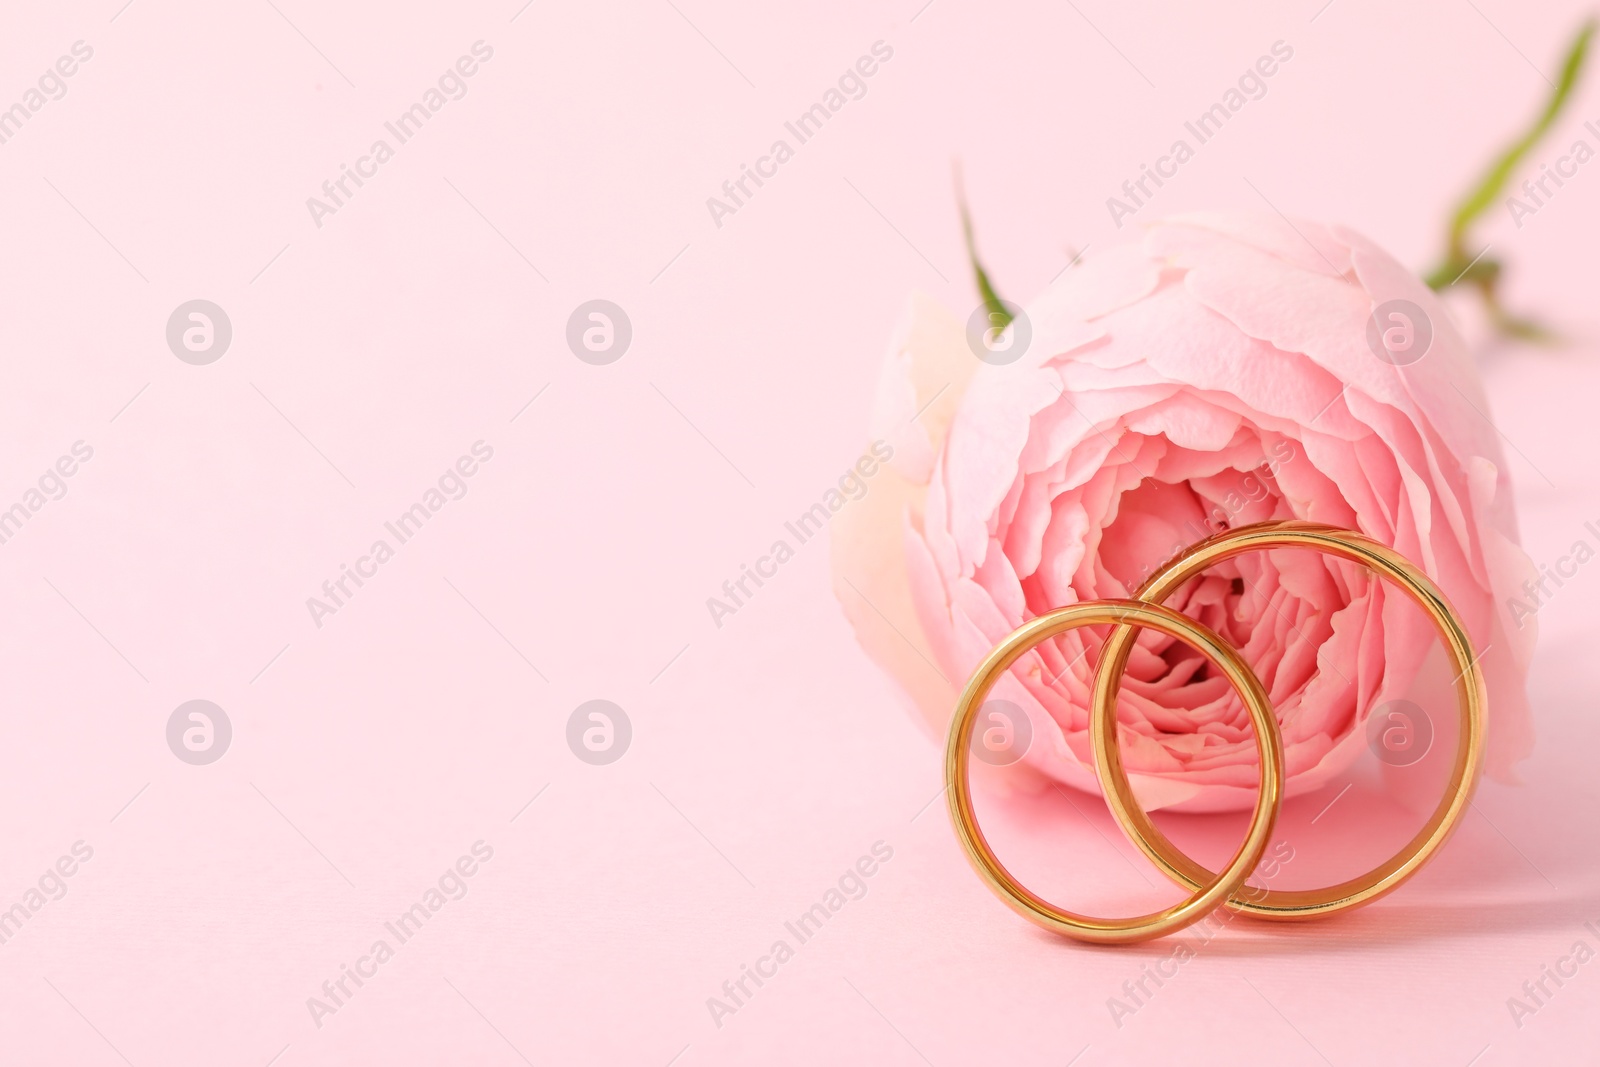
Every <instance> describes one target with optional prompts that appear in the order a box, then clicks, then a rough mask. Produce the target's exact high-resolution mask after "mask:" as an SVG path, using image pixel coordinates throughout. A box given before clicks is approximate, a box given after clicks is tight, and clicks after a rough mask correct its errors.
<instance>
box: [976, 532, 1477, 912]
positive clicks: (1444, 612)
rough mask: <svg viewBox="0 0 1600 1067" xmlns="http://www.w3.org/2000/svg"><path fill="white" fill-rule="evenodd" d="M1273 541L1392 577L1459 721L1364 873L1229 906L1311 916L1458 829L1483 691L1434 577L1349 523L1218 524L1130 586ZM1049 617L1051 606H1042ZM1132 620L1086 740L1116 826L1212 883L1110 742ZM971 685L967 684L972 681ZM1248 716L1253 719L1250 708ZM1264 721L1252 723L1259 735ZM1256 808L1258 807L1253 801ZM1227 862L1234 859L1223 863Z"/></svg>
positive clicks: (1102, 673)
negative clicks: (1144, 799)
mask: <svg viewBox="0 0 1600 1067" xmlns="http://www.w3.org/2000/svg"><path fill="white" fill-rule="evenodd" d="M1275 548H1313V549H1316V550H1317V551H1320V552H1325V553H1328V554H1330V555H1334V556H1338V557H1340V558H1343V559H1347V560H1350V561H1352V562H1355V563H1360V564H1363V565H1365V566H1367V567H1369V568H1370V569H1372V570H1373V571H1376V572H1377V573H1378V574H1379V575H1380V576H1381V577H1384V578H1387V579H1389V580H1390V581H1392V582H1394V583H1395V584H1396V585H1398V586H1399V587H1400V588H1401V589H1402V590H1403V591H1404V592H1405V593H1406V595H1407V596H1409V597H1410V598H1411V599H1412V600H1414V601H1416V602H1417V604H1418V605H1419V606H1421V608H1422V609H1423V611H1425V612H1427V614H1428V617H1429V618H1431V619H1432V620H1433V624H1434V626H1435V627H1436V628H1437V629H1438V631H1439V636H1440V638H1441V639H1443V641H1444V646H1445V651H1446V652H1448V653H1449V655H1450V657H1451V659H1452V660H1453V661H1454V663H1455V671H1456V682H1455V685H1456V693H1457V696H1458V701H1457V704H1458V707H1459V709H1460V729H1459V733H1458V739H1457V742H1456V755H1455V764H1454V766H1453V767H1452V769H1451V777H1450V786H1449V789H1448V790H1447V791H1446V793H1445V795H1444V797H1443V798H1442V799H1441V800H1440V802H1439V806H1438V807H1437V808H1436V809H1435V810H1434V812H1433V815H1432V817H1431V818H1429V820H1428V822H1427V823H1426V824H1425V825H1424V826H1423V827H1422V829H1421V830H1419V831H1418V832H1417V834H1416V836H1414V837H1413V838H1412V839H1411V840H1410V841H1409V842H1407V843H1406V845H1405V846H1404V847H1403V848H1401V849H1400V851H1399V852H1397V853H1395V855H1394V856H1392V857H1391V858H1390V859H1388V860H1387V861H1385V862H1384V863H1382V864H1380V865H1378V866H1377V867H1375V868H1373V869H1372V870H1371V871H1368V872H1367V873H1366V874H1363V875H1360V876H1359V877H1356V878H1352V879H1350V880H1349V881H1346V882H1340V883H1339V884H1338V885H1331V886H1326V887H1324V888H1321V889H1304V890H1276V889H1273V890H1261V889H1256V888H1253V887H1251V888H1249V889H1248V895H1244V894H1240V893H1235V894H1232V895H1231V897H1230V899H1229V900H1228V901H1227V906H1228V908H1229V909H1230V910H1232V911H1236V912H1240V913H1243V914H1246V915H1252V916H1255V917H1257V918H1262V919H1279V920H1295V919H1311V918H1317V917H1320V916H1324V915H1329V914H1332V913H1334V912H1338V911H1343V910H1345V909H1347V908H1355V907H1360V906H1361V905H1363V904H1370V903H1372V902H1373V901H1374V900H1377V899H1378V898H1379V897H1382V896H1384V895H1385V894H1387V893H1390V892H1393V891H1394V890H1395V889H1396V888H1398V887H1399V886H1400V885H1401V884H1402V883H1404V882H1405V880H1406V879H1408V878H1410V877H1411V876H1412V875H1413V874H1415V873H1417V871H1418V870H1420V869H1421V868H1422V866H1423V864H1425V863H1427V862H1428V860H1429V859H1431V858H1432V857H1433V855H1434V853H1436V852H1437V851H1438V850H1439V848H1440V846H1442V845H1443V844H1444V842H1445V840H1446V839H1447V838H1448V837H1449V836H1450V833H1451V831H1452V830H1454V829H1455V826H1456V824H1457V822H1459V821H1460V819H1461V816H1462V815H1463V814H1464V813H1465V811H1466V808H1467V805H1468V804H1469V803H1470V802H1471V799H1472V791H1473V788H1474V787H1475V786H1476V784H1477V780H1478V772H1479V770H1480V768H1481V766H1482V763H1483V749H1484V720H1485V714H1486V710H1485V709H1486V705H1487V698H1486V697H1485V692H1484V684H1483V672H1482V670H1481V669H1480V668H1479V666H1478V659H1479V657H1478V656H1477V655H1476V654H1474V653H1473V651H1472V642H1471V641H1470V640H1469V639H1468V637H1467V633H1466V629H1465V627H1464V626H1463V625H1462V623H1461V619H1460V617H1459V616H1457V615H1456V613H1455V610H1454V609H1453V608H1451V606H1450V604H1449V602H1448V601H1447V600H1445V597H1444V594H1443V593H1442V592H1440V591H1439V588H1438V586H1436V585H1434V583H1433V582H1432V581H1431V580H1430V579H1429V578H1428V576H1427V575H1426V574H1424V573H1423V572H1422V571H1421V570H1420V569H1419V568H1417V567H1416V566H1415V565H1414V564H1412V563H1411V562H1410V561H1409V560H1407V559H1406V558H1405V557H1404V556H1402V555H1400V553H1398V552H1396V551H1395V550H1394V549H1392V548H1389V547H1387V546H1385V545H1382V544H1379V543H1378V542H1377V541H1374V540H1372V539H1371V538H1368V537H1363V536H1362V535H1361V534H1358V533H1354V532H1352V531H1349V530H1341V529H1338V528H1337V527H1332V526H1324V525H1321V524H1318V523H1310V522H1299V521H1290V522H1264V523H1257V524H1256V525H1253V526H1241V527H1239V528H1238V529H1234V530H1228V531H1224V532H1223V533H1220V534H1218V535H1216V536H1215V537H1210V538H1207V539H1206V540H1204V541H1201V542H1200V543H1198V544H1196V545H1194V546H1192V547H1191V548H1189V549H1188V550H1187V551H1186V552H1184V553H1183V554H1181V555H1179V556H1178V557H1176V558H1174V559H1172V560H1170V561H1169V562H1167V563H1166V564H1165V565H1163V567H1162V568H1161V569H1160V570H1159V571H1157V572H1156V573H1155V574H1154V575H1153V576H1151V577H1150V579H1149V580H1148V581H1146V582H1145V583H1144V584H1143V585H1142V586H1140V587H1139V590H1138V592H1137V593H1136V594H1135V596H1136V597H1137V598H1138V599H1139V600H1141V601H1148V602H1149V603H1152V604H1159V603H1160V602H1161V601H1163V600H1165V599H1166V598H1167V597H1168V596H1169V595H1171V593H1172V592H1173V591H1174V590H1176V589H1177V588H1178V587H1179V586H1181V585H1183V583H1184V582H1186V581H1188V580H1189V579H1190V578H1192V577H1194V576H1195V575H1197V574H1199V573H1200V572H1201V571H1203V570H1205V569H1206V568H1207V567H1210V566H1211V565H1213V564H1215V563H1219V562H1221V561H1223V560H1226V559H1232V558H1233V557H1234V556H1239V555H1243V554H1244V553H1246V552H1259V551H1261V550H1263V549H1275ZM1041 617H1042V618H1048V617H1049V616H1041ZM1133 640H1134V627H1132V626H1120V627H1118V628H1117V629H1116V631H1115V632H1113V633H1112V635H1111V639H1110V640H1109V641H1108V642H1107V643H1106V646H1105V648H1103V649H1102V650H1101V654H1100V665H1099V669H1098V671H1097V672H1096V675H1095V685H1094V697H1093V700H1092V702H1091V704H1090V713H1089V714H1090V741H1091V744H1092V747H1093V748H1094V752H1095V764H1096V767H1095V769H1096V771H1097V772H1098V774H1099V777H1100V784H1101V788H1102V790H1103V791H1104V792H1105V796H1106V803H1107V804H1109V805H1110V807H1111V813H1112V814H1113V815H1115V816H1116V819H1117V822H1118V823H1119V824H1120V825H1121V826H1122V829H1123V832H1124V833H1126V834H1127V835H1128V838H1129V839H1130V840H1132V841H1133V843H1134V844H1135V845H1137V846H1139V849H1140V851H1142V852H1143V853H1144V854H1145V855H1146V856H1148V857H1149V858H1150V859H1151V861H1153V862H1154V863H1155V864H1156V866H1158V867H1160V868H1161V870H1162V871H1163V872H1164V873H1165V874H1166V875H1167V876H1168V877H1170V878H1172V879H1173V880H1174V881H1176V882H1177V883H1178V884H1180V885H1183V886H1186V887H1188V888H1190V889H1197V888H1199V887H1200V886H1203V885H1209V886H1214V885H1215V884H1216V876H1215V875H1213V874H1212V873H1211V872H1210V871H1209V870H1207V869H1206V868H1205V867H1204V866H1202V865H1201V864H1199V863H1196V862H1195V861H1194V860H1192V859H1190V858H1189V857H1188V856H1186V855H1184V854H1183V853H1182V852H1181V851H1179V850H1178V848H1177V847H1176V846H1174V845H1173V844H1172V842H1170V841H1168V840H1167V838H1166V837H1165V835H1163V834H1162V833H1161V831H1160V830H1158V829H1157V828H1156V825H1155V823H1153V822H1152V821H1151V820H1150V816H1149V815H1147V814H1146V813H1145V811H1144V809H1143V808H1141V807H1140V806H1139V803H1138V801H1137V800H1136V799H1135V798H1134V796H1133V789H1132V786H1131V785H1130V783H1129V781H1128V775H1127V772H1126V771H1125V770H1124V769H1123V766H1122V754H1121V752H1120V751H1119V750H1118V748H1117V745H1116V743H1115V735H1114V733H1113V730H1114V728H1115V725H1116V700H1117V690H1118V688H1119V686H1120V685H1121V683H1122V672H1123V669H1124V668H1125V667H1126V666H1127V663H1128V656H1129V654H1130V652H1131V651H1132V649H1133ZM1234 684H1235V685H1236V686H1237V685H1238V683H1237V682H1235V683H1234ZM969 691H970V690H969ZM1250 710H1251V718H1252V720H1254V719H1255V712H1254V709H1253V708H1252V709H1250ZM1260 731H1261V727H1260V726H1259V725H1258V726H1256V732H1257V740H1258V742H1259V739H1260ZM1258 810H1259V809H1258ZM1229 869H1230V870H1232V868H1231V867H1230V868H1229Z"/></svg>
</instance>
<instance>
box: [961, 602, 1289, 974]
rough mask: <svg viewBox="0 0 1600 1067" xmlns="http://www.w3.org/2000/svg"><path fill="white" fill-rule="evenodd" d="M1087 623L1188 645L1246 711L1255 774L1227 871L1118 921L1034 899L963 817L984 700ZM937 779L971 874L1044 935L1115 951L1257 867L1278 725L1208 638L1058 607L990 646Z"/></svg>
mask: <svg viewBox="0 0 1600 1067" xmlns="http://www.w3.org/2000/svg"><path fill="white" fill-rule="evenodd" d="M1096 624H1121V625H1122V626H1123V627H1126V628H1128V629H1130V630H1131V629H1132V628H1134V627H1139V626H1148V627H1149V628H1150V629H1152V630H1156V631H1159V632H1160V633H1164V634H1166V635H1167V636H1169V637H1173V638H1176V639H1178V640H1180V641H1186V642H1188V643H1189V644H1190V645H1192V646H1193V647H1194V648H1196V649H1197V650H1199V651H1200V652H1201V654H1203V655H1204V656H1205V657H1206V658H1207V659H1209V660H1210V661H1211V662H1212V663H1214V664H1216V666H1217V667H1218V668H1219V669H1220V670H1221V671H1222V672H1223V674H1224V675H1226V676H1227V678H1228V680H1229V681H1230V682H1232V683H1233V686H1234V688H1235V689H1237V690H1238V691H1239V695H1240V696H1241V697H1242V698H1243V699H1244V703H1245V707H1246V708H1247V709H1248V710H1249V712H1250V719H1251V721H1252V722H1253V723H1254V724H1255V730H1256V751H1257V753H1258V754H1259V758H1260V767H1261V779H1260V781H1261V785H1260V792H1259V795H1258V796H1257V798H1256V808H1255V814H1254V815H1253V816H1252V818H1251V820H1250V832H1249V834H1248V835H1246V837H1245V840H1244V843H1243V844H1242V845H1240V846H1239V851H1238V852H1237V853H1236V854H1235V855H1234V857H1233V860H1232V862H1230V863H1229V864H1228V866H1227V868H1226V869H1225V870H1224V871H1223V872H1222V873H1221V874H1220V875H1213V874H1207V875H1205V879H1204V881H1205V884H1204V885H1197V886H1192V887H1191V888H1192V889H1193V890H1194V893H1193V895H1192V896H1190V897H1189V898H1188V899H1187V900H1184V901H1183V902H1181V903H1179V904H1175V905H1173V906H1172V907H1170V908H1167V909H1165V910H1163V911H1159V912H1154V913H1152V914H1150V915H1141V916H1136V917H1133V918H1127V919H1099V918H1093V917H1090V916H1086V915H1079V914H1076V913H1074V912H1070V911H1064V910H1062V909H1061V908H1057V907H1056V906H1054V905H1053V904H1050V903H1049V902H1047V901H1045V900H1043V899H1041V898H1040V897H1038V896H1036V895H1034V894H1033V893H1032V892H1030V891H1029V890H1028V889H1027V888H1026V887H1025V886H1023V885H1022V884H1021V883H1020V882H1018V881H1017V880H1016V879H1015V878H1014V877H1012V875H1011V872H1010V871H1008V870H1006V868H1005V866H1004V865H1003V864H1002V863H1001V862H1000V860H999V858H998V857H997V856H995V854H994V850H993V849H992V848H990V847H989V842H988V841H987V840H986V839H985V838H984V836H983V831H982V830H981V829H980V828H979V827H978V821H977V817H976V816H975V815H974V813H973V809H972V787H971V781H970V780H969V778H968V774H967V769H968V763H969V761H970V759H971V739H972V728H973V724H974V722H976V720H977V716H978V709H979V708H980V707H981V706H982V704H983V701H984V698H985V697H986V696H988V694H989V690H990V689H991V688H992V687H993V686H994V683H995V682H996V680H998V679H999V677H1000V675H1001V674H1002V673H1003V672H1004V671H1006V670H1007V669H1008V668H1009V667H1010V666H1011V665H1012V664H1013V663H1015V662H1016V661H1017V660H1018V659H1020V658H1021V657H1022V656H1023V655H1024V654H1025V653H1026V652H1027V651H1028V650H1029V649H1031V648H1033V647H1034V646H1035V645H1037V644H1039V643H1040V642H1041V641H1044V640H1046V639H1048V638H1051V637H1054V636H1055V635H1056V634H1059V633H1063V632H1065V631H1067V630H1071V629H1074V628H1076V627H1079V626H1093V625H1096ZM1119 632H1120V630H1119ZM944 774H945V785H946V786H947V787H948V792H949V802H950V817H951V818H952V819H953V820H954V821H955V826H956V832H957V834H958V835H959V836H960V838H961V843H962V845H964V846H965V847H966V851H967V856H968V858H969V859H971V861H972V864H973V866H974V867H975V868H976V869H977V871H978V874H979V875H980V876H981V877H982V878H983V880H984V881H985V882H987V883H988V884H989V886H990V887H991V888H992V889H993V890H994V891H995V892H996V893H997V894H999V895H1000V898H1001V899H1002V900H1004V901H1005V902H1006V903H1008V904H1010V905H1011V907H1013V908H1015V909H1016V910H1017V911H1018V912H1019V913H1021V914H1022V915H1023V916H1024V917H1025V918H1027V919H1031V920H1032V921H1033V922H1036V923H1038V924H1039V925H1040V926H1043V927H1045V928H1046V929H1050V930H1054V931H1056V932H1057V933H1062V934H1066V935H1067V936H1069V937H1074V938H1077V939H1079V940H1081V941H1096V942H1101V943H1109V944H1123V943H1128V942H1133V941H1146V940H1149V939H1150V938H1153V937H1160V936H1162V935H1163V934H1170V933H1173V932H1175V931H1178V930H1181V929H1183V928H1184V927H1185V926H1188V925H1190V924H1191V923H1194V922H1198V921H1199V920H1200V919H1203V918H1205V917H1206V916H1207V915H1209V914H1211V913H1212V912H1213V911H1215V910H1216V909H1217V908H1218V907H1219V906H1221V905H1222V903H1223V902H1224V901H1226V900H1227V899H1228V898H1229V897H1231V896H1233V895H1234V894H1235V892H1236V891H1237V890H1238V889H1239V888H1240V887H1241V886H1243V885H1244V881H1245V879H1246V878H1248V877H1250V873H1251V872H1252V871H1254V870H1255V868H1256V864H1257V863H1259V862H1260V860H1261V854H1262V852H1263V851H1264V850H1265V849H1266V847H1267V842H1268V839H1269V838H1270V837H1271V836H1272V827H1273V824H1274V822H1276V820H1277V816H1278V798H1279V797H1280V796H1281V795H1282V793H1283V742H1282V741H1281V740H1280V738H1279V736H1278V724H1277V722H1276V720H1274V719H1273V717H1272V704H1271V702H1270V701H1269V700H1268V699H1267V694H1266V692H1265V690H1263V689H1262V688H1261V682H1260V681H1259V680H1258V679H1257V678H1256V676H1255V673H1254V672H1253V671H1251V670H1250V668H1249V667H1248V666H1246V665H1245V662H1244V660H1243V659H1242V658H1240V656H1239V653H1238V652H1237V651H1235V650H1234V648H1233V646H1232V645H1230V644H1228V643H1227V642H1226V641H1224V640H1223V639H1222V638H1221V637H1219V636H1218V635H1217V634H1216V633H1214V632H1213V631H1211V630H1210V629H1208V628H1207V627H1205V626H1202V625H1200V624H1199V623H1197V622H1195V621H1193V620H1192V619H1190V618H1188V617H1187V616H1185V615H1180V614H1178V613H1177V612H1175V611H1173V610H1172V609H1170V608H1165V607H1161V606H1160V605H1155V604H1145V603H1141V602H1139V601H1136V600H1091V601H1086V602H1084V603H1081V604H1073V605H1070V606H1068V607H1065V608H1059V609H1057V610H1055V611H1052V612H1049V613H1047V614H1044V615H1040V616H1039V617H1038V618H1036V619H1033V620H1032V621H1030V622H1028V623H1026V624H1024V625H1023V626H1021V627H1019V628H1018V629H1016V630H1014V631H1012V633H1011V634H1010V636H1008V637H1007V638H1006V639H1005V640H1004V641H1002V642H1000V643H999V644H998V645H996V646H995V647H994V649H993V650H992V651H991V652H990V653H989V655H988V656H987V657H986V658H985V659H984V661H983V662H982V663H981V664H979V665H978V669H977V670H976V671H974V672H973V675H972V677H971V679H970V680H969V681H968V682H967V688H966V690H965V691H964V692H963V693H962V694H961V699H960V701H959V702H958V703H957V704H956V712H955V718H954V720H953V721H952V722H951V724H950V737H949V741H948V742H947V744H946V745H945V756H944Z"/></svg>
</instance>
